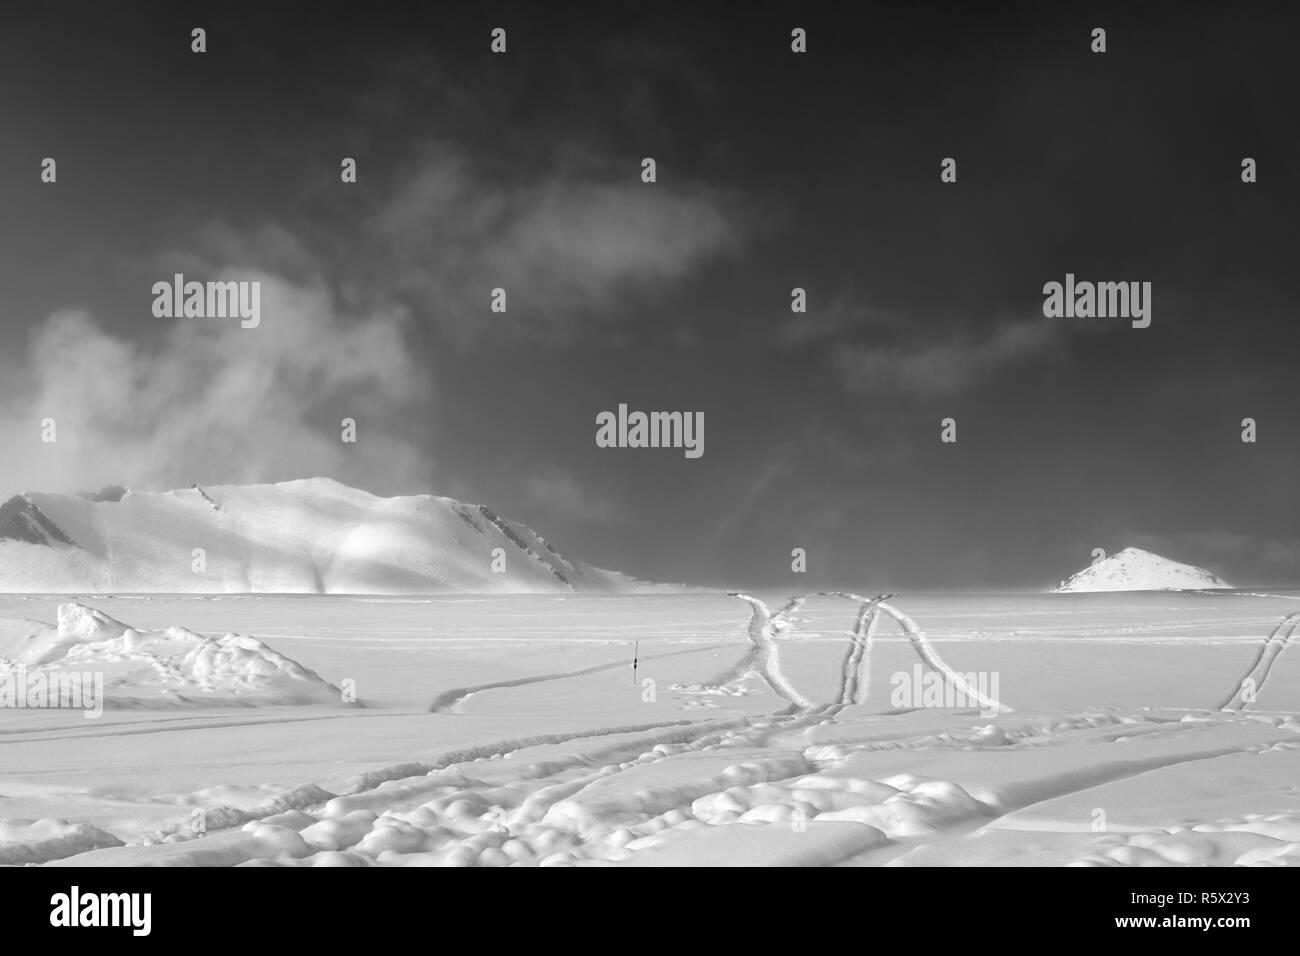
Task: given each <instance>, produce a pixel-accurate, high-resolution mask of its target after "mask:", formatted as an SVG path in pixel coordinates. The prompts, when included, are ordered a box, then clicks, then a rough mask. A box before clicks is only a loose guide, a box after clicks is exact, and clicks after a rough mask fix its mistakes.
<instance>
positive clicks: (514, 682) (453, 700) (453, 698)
mask: <svg viewBox="0 0 1300 956" xmlns="http://www.w3.org/2000/svg"><path fill="white" fill-rule="evenodd" d="M723 646H725V645H722V644H706V645H704V646H701V647H691V648H687V649H686V650H681V651H667V652H665V653H662V654H646V655H642V656H641V658H640V659H641V660H642V661H656V660H662V659H664V658H667V657H679V656H681V655H683V654H700V653H703V652H704V651H713V650H717V649H718V648H719V647H723ZM627 666H628V663H627V661H613V662H612V663H609V664H596V665H595V666H593V667H584V668H581V669H580V670H576V671H564V672H561V673H557V674H540V675H534V676H530V677H517V678H513V679H511V680H502V681H492V682H491V683H488V684H475V685H474V686H472V687H454V688H452V689H451V690H446V691H443V692H442V693H441V694H439V695H438V696H437V697H435V698H434V699H433V703H432V704H430V705H429V711H430V712H431V713H435V714H439V713H447V712H454V711H455V708H456V707H457V706H458V705H459V704H461V703H463V702H464V701H465V699H466V698H468V697H470V696H472V695H474V694H479V693H482V692H483V691H487V690H497V689H499V688H502V687H525V686H527V685H529V684H544V683H548V682H550V681H556V680H566V679H568V678H570V677H584V676H586V675H587V674H599V673H600V672H601V671H610V670H616V669H617V668H620V667H627Z"/></svg>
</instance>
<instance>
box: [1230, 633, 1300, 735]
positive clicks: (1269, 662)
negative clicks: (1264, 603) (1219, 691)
mask: <svg viewBox="0 0 1300 956" xmlns="http://www.w3.org/2000/svg"><path fill="white" fill-rule="evenodd" d="M1297 626H1300V611H1298V612H1296V613H1295V614H1288V615H1287V616H1286V617H1284V618H1282V620H1281V621H1280V622H1278V625H1277V627H1275V628H1273V630H1272V631H1271V632H1270V633H1269V635H1268V637H1266V638H1265V639H1264V643H1263V644H1261V645H1260V648H1259V653H1258V654H1257V655H1256V656H1255V660H1254V662H1252V663H1251V665H1250V667H1249V669H1248V670H1247V671H1246V673H1245V674H1244V675H1243V676H1242V678H1241V680H1239V681H1238V682H1237V689H1236V690H1235V691H1233V693H1232V694H1231V695H1230V696H1229V697H1228V699H1227V700H1226V701H1224V702H1223V704H1222V705H1221V706H1220V707H1219V709H1220V710H1222V711H1228V712H1237V711H1242V710H1245V709H1246V707H1247V706H1248V705H1249V704H1251V703H1254V702H1257V701H1258V700H1259V695H1260V694H1262V693H1263V692H1264V684H1265V682H1266V681H1267V680H1268V675H1269V672H1270V671H1272V669H1273V665H1274V664H1275V663H1276V662H1277V659H1278V658H1279V657H1281V656H1282V652H1283V651H1285V650H1286V649H1287V648H1288V647H1290V646H1291V639H1292V638H1293V637H1294V636H1295V632H1296V627H1297ZM1252 691H1253V693H1252Z"/></svg>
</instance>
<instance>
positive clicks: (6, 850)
mask: <svg viewBox="0 0 1300 956" xmlns="http://www.w3.org/2000/svg"><path fill="white" fill-rule="evenodd" d="M111 846H122V841H121V840H119V839H118V838H117V837H115V836H113V834H111V833H106V832H104V831H103V830H100V829H98V828H97V827H93V826H91V825H90V824H88V823H69V822H68V821H67V820H55V819H49V818H46V819H41V820H0V866H22V865H23V864H26V863H44V862H45V861H46V860H55V859H58V858H60V857H64V856H71V855H72V854H74V853H86V852H89V851H90V850H99V849H103V848H104V847H111Z"/></svg>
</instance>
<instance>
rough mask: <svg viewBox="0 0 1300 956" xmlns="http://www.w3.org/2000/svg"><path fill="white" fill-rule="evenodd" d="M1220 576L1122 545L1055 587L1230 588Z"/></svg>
mask: <svg viewBox="0 0 1300 956" xmlns="http://www.w3.org/2000/svg"><path fill="white" fill-rule="evenodd" d="M1230 587H1232V585H1231V584H1228V583H1227V582H1226V581H1224V580H1223V579H1222V578H1219V577H1218V576H1216V575H1214V574H1212V573H1211V572H1209V571H1207V570H1205V568H1198V567H1194V566H1192V565H1190V564H1180V563H1179V562H1177V561H1171V560H1169V559H1168V558H1162V557H1161V556H1160V555H1158V554H1152V553H1151V552H1150V551H1143V550H1142V549H1141V548H1125V549H1124V550H1123V551H1118V552H1116V553H1115V554H1112V555H1111V556H1110V557H1108V558H1103V559H1102V560H1100V561H1098V562H1097V563H1096V564H1094V565H1092V566H1091V567H1088V568H1084V569H1083V570H1082V571H1080V572H1078V573H1077V574H1074V575H1071V576H1070V577H1069V578H1067V579H1066V580H1064V581H1062V582H1061V584H1060V586H1059V587H1057V588H1055V591H1056V592H1057V593H1062V592H1070V591H1175V590H1204V589H1208V588H1230Z"/></svg>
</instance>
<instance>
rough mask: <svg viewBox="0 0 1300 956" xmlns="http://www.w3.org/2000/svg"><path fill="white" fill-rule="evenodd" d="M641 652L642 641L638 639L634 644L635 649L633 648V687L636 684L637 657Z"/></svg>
mask: <svg viewBox="0 0 1300 956" xmlns="http://www.w3.org/2000/svg"><path fill="white" fill-rule="evenodd" d="M640 653H641V642H640V641H637V642H636V643H635V644H634V645H633V650H632V686H633V687H635V686H636V662H637V657H638V656H639V655H640Z"/></svg>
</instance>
